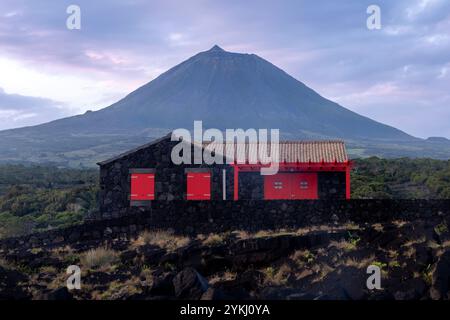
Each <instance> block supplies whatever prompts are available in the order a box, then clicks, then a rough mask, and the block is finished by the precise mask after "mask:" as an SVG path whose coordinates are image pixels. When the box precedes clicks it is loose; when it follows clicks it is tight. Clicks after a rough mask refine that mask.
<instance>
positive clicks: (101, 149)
mask: <svg viewBox="0 0 450 320" xmlns="http://www.w3.org/2000/svg"><path fill="white" fill-rule="evenodd" d="M194 120H203V123H204V126H205V127H206V128H208V127H214V128H220V129H225V128H278V129H280V130H281V133H282V134H283V136H284V137H288V138H302V139H329V138H342V139H345V140H346V141H347V143H348V144H349V146H350V147H351V148H350V149H351V150H350V151H351V153H353V154H355V155H360V156H368V155H380V156H424V155H426V156H430V157H436V158H450V145H448V144H447V143H445V142H435V141H432V142H433V143H431V142H430V141H425V140H422V139H418V138H415V137H412V136H410V135H408V134H406V133H404V132H402V131H400V130H398V129H395V128H393V127H390V126H388V125H385V124H382V123H379V122H376V121H373V120H371V119H369V118H367V117H364V116H361V115H359V114H357V113H355V112H352V111H350V110H348V109H346V108H344V107H342V106H340V105H338V104H337V103H334V102H333V101H330V100H328V99H325V98H324V97H322V96H320V95H319V94H318V93H316V92H315V91H314V90H312V89H310V88H308V87H307V86H306V85H304V84H303V83H301V82H300V81H298V80H296V79H294V78H293V77H291V76H290V75H288V74H287V73H286V72H284V71H283V70H281V69H279V68H277V67H276V66H274V65H273V64H271V63H270V62H268V61H266V60H264V59H262V58H260V57H258V56H257V55H254V54H239V53H231V52H226V51H224V50H223V49H221V48H219V47H218V46H214V47H213V48H212V49H210V50H209V51H205V52H201V53H199V54H197V55H195V56H193V57H191V58H190V59H188V60H186V61H184V62H182V63H181V64H179V65H177V66H175V67H173V68H172V69H170V70H168V71H167V72H165V73H163V74H162V75H160V76H159V77H158V78H156V79H155V80H153V81H151V82H149V83H147V84H146V85H144V86H142V87H140V88H139V89H137V90H136V91H134V92H132V93H130V94H129V95H127V96H126V97H124V98H123V99H122V100H120V101H118V102H116V103H114V104H113V105H111V106H109V107H107V108H104V109H102V110H99V111H95V112H87V113H85V114H83V115H78V116H74V117H69V118H64V119H60V120H56V121H52V122H49V123H46V124H42V125H38V126H33V127H26V128H20V129H13V130H6V131H2V132H0V161H3V162H15V161H18V162H20V161H25V162H27V161H31V162H40V163H53V164H62V165H69V166H79V165H93V164H94V163H95V161H98V160H101V159H104V158H107V157H109V156H111V155H113V154H117V153H119V152H121V151H124V150H127V149H129V148H131V147H134V146H137V145H139V144H143V143H146V142H148V141H149V140H152V139H153V138H156V137H159V136H161V135H163V134H165V133H167V132H169V131H170V130H172V129H175V128H180V127H181V128H188V129H191V128H192V126H193V122H194Z"/></svg>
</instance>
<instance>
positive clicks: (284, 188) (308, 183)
mask: <svg viewBox="0 0 450 320" xmlns="http://www.w3.org/2000/svg"><path fill="white" fill-rule="evenodd" d="M264 199H266V200H276V199H290V200H302V199H318V192H317V174H316V173H278V174H275V175H271V176H265V177H264Z"/></svg>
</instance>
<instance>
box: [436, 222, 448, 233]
mask: <svg viewBox="0 0 450 320" xmlns="http://www.w3.org/2000/svg"><path fill="white" fill-rule="evenodd" d="M434 231H435V232H436V233H437V234H438V235H442V234H443V233H446V232H448V227H447V224H446V223H444V222H442V223H440V224H438V225H437V226H436V227H434Z"/></svg>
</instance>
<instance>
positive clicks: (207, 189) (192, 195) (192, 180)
mask: <svg viewBox="0 0 450 320" xmlns="http://www.w3.org/2000/svg"><path fill="white" fill-rule="evenodd" d="M186 198H187V200H209V199H211V173H209V172H189V173H188V174H187V196H186Z"/></svg>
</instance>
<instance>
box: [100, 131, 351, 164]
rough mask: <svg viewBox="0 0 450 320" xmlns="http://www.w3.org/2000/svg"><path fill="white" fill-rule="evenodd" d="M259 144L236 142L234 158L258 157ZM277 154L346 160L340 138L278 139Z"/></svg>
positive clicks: (219, 146)
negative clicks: (312, 139)
mask: <svg viewBox="0 0 450 320" xmlns="http://www.w3.org/2000/svg"><path fill="white" fill-rule="evenodd" d="M170 137H171V133H169V134H168V135H166V136H164V137H162V138H159V139H156V140H154V141H152V142H150V143H147V144H144V145H142V146H139V147H137V148H134V149H131V150H129V151H127V152H124V153H122V154H119V155H117V156H115V157H113V158H110V159H108V160H105V161H101V162H98V163H97V164H98V165H100V166H102V165H106V164H109V163H111V162H114V161H116V160H118V159H121V158H123V157H126V156H128V155H130V154H133V153H135V152H137V151H139V150H142V149H145V148H148V147H151V146H153V145H155V144H158V143H160V142H161V141H163V140H165V139H170ZM193 144H194V145H198V144H197V143H193ZM260 146H261V145H260V144H258V143H254V142H247V143H236V144H235V152H234V155H235V159H234V160H237V155H239V154H243V155H245V161H246V162H249V160H250V159H259V157H258V149H259V148H260ZM202 147H203V148H205V149H209V150H211V151H212V150H215V151H220V150H222V151H221V153H222V154H224V155H225V154H226V148H225V149H224V147H225V144H223V143H217V142H204V143H203V145H202ZM270 147H271V146H270V143H268V144H267V152H265V153H263V154H266V155H267V154H268V155H269V156H270V155H271V148H270ZM279 154H280V162H288V163H293V162H303V163H306V162H313V163H319V162H322V161H323V162H337V163H344V162H346V161H348V156H347V151H346V149H345V144H344V141H341V140H320V141H280V142H279ZM259 160H261V161H259V162H262V161H264V162H266V163H268V162H271V159H270V158H268V157H267V156H266V157H263V158H261V159H259Z"/></svg>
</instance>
